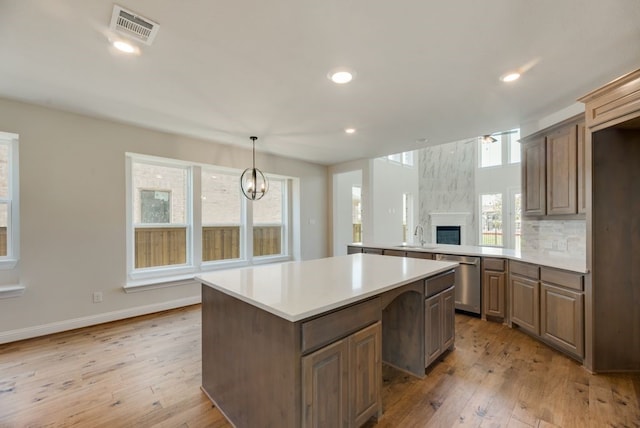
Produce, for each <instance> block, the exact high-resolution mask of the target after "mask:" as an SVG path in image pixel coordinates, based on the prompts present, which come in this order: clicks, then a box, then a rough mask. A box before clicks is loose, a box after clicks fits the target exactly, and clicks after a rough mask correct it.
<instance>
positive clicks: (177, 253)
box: [125, 154, 291, 288]
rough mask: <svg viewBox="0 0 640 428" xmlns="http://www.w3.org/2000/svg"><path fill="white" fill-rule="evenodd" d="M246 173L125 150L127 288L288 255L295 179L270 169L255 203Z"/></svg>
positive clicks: (282, 257) (280, 259) (278, 258)
mask: <svg viewBox="0 0 640 428" xmlns="http://www.w3.org/2000/svg"><path fill="white" fill-rule="evenodd" d="M241 173H242V171H240V170H235V169H231V168H223V167H216V166H213V165H201V164H195V163H188V162H183V161H177V160H172V159H163V158H156V157H151V156H144V155H136V154H127V189H128V190H127V223H128V225H129V227H128V230H129V232H128V234H127V271H128V284H127V287H136V286H140V285H152V284H153V283H154V282H158V281H157V278H163V280H165V281H171V280H174V279H175V280H180V279H183V278H190V277H192V276H193V274H194V273H198V272H202V271H207V270H212V269H219V268H220V267H223V266H224V267H229V266H243V265H248V264H251V263H254V262H257V260H258V258H259V259H260V260H262V261H267V260H268V261H276V260H277V261H284V260H288V259H289V248H288V247H289V241H290V235H291V233H290V231H289V227H288V225H289V224H291V222H290V219H289V216H290V215H291V214H290V213H289V210H288V203H289V201H288V198H289V193H290V190H289V189H290V185H289V183H290V181H291V180H290V179H288V178H286V177H275V176H269V177H268V179H269V191H268V192H267V194H266V195H265V196H264V197H263V198H262V199H261V200H259V201H255V202H249V201H247V200H246V199H245V198H244V197H243V196H242V192H241V191H240V176H241ZM251 248H253V251H252V250H251ZM165 277H166V278H167V279H164V278H165ZM127 287H125V288H127Z"/></svg>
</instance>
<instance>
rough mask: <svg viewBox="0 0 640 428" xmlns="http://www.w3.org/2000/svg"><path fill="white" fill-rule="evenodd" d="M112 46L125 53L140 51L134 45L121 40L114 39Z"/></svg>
mask: <svg viewBox="0 0 640 428" xmlns="http://www.w3.org/2000/svg"><path fill="white" fill-rule="evenodd" d="M113 47H114V48H116V49H118V50H119V51H120V52H124V53H126V54H137V53H139V52H140V50H139V49H138V48H137V47H136V46H134V45H132V44H131V43H127V42H124V41H122V40H116V41H115V42H113Z"/></svg>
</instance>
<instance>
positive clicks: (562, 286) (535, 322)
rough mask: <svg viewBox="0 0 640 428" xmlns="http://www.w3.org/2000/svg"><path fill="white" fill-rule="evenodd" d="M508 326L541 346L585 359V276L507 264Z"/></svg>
mask: <svg viewBox="0 0 640 428" xmlns="http://www.w3.org/2000/svg"><path fill="white" fill-rule="evenodd" d="M509 266H510V270H511V272H510V275H509V292H510V295H511V323H512V324H515V325H517V326H518V327H519V328H520V329H522V330H526V331H528V332H529V333H531V334H533V335H534V336H536V337H537V338H539V339H541V340H542V341H543V342H545V343H547V344H549V345H551V346H553V347H554V348H556V349H558V350H560V351H562V352H564V353H566V354H567V355H569V356H572V357H574V358H577V359H578V360H582V359H583V358H584V291H583V290H584V276H583V275H581V274H577V273H573V272H568V271H563V270H559V269H552V268H547V267H540V266H536V265H530V264H525V263H519V262H511V263H510V265H509Z"/></svg>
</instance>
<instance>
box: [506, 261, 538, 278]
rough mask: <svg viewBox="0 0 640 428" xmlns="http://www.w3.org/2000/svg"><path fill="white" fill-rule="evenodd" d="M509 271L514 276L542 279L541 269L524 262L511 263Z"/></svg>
mask: <svg viewBox="0 0 640 428" xmlns="http://www.w3.org/2000/svg"><path fill="white" fill-rule="evenodd" d="M509 271H510V272H511V273H512V274H516V275H521V276H526V277H527V278H532V279H540V267H539V266H537V265H530V264H529V263H522V262H514V261H510V262H509Z"/></svg>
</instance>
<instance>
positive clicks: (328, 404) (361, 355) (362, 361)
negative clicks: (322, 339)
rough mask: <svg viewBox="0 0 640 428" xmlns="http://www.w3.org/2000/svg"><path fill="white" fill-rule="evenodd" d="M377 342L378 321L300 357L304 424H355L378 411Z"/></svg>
mask: <svg viewBox="0 0 640 428" xmlns="http://www.w3.org/2000/svg"><path fill="white" fill-rule="evenodd" d="M381 345H382V327H381V323H380V321H378V322H376V323H375V324H372V325H371V326H369V327H366V328H364V329H362V330H360V331H357V332H356V333H353V334H352V335H350V336H348V337H345V338H344V339H341V340H338V341H337V342H334V343H332V344H330V345H327V346H325V347H323V348H321V349H319V350H317V351H315V352H313V353H311V354H309V355H306V356H304V357H302V376H303V379H302V384H303V386H302V401H303V402H302V404H303V409H304V410H303V417H302V419H303V424H304V426H305V427H358V426H361V425H362V424H364V423H365V422H366V421H367V420H368V419H369V418H371V417H372V416H375V415H379V414H380V412H381V409H382V406H381V401H380V400H381V398H380V388H381V385H382V383H381V382H382V380H381V378H380V374H381V373H382V352H381ZM349 403H352V406H351V407H350V406H349Z"/></svg>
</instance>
